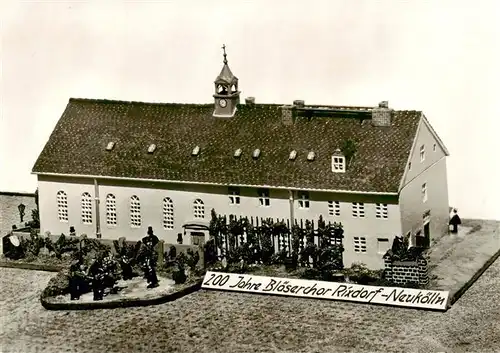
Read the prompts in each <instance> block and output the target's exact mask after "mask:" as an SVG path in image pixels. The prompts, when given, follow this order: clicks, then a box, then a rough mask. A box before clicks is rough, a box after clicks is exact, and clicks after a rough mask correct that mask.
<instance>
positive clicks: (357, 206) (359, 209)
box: [352, 202, 365, 218]
mask: <svg viewBox="0 0 500 353" xmlns="http://www.w3.org/2000/svg"><path fill="white" fill-rule="evenodd" d="M352 216H353V217H355V218H364V217H365V204H364V203H363V202H353V203H352Z"/></svg>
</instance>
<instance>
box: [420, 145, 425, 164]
mask: <svg viewBox="0 0 500 353" xmlns="http://www.w3.org/2000/svg"><path fill="white" fill-rule="evenodd" d="M423 161H425V145H422V146H420V162H423Z"/></svg>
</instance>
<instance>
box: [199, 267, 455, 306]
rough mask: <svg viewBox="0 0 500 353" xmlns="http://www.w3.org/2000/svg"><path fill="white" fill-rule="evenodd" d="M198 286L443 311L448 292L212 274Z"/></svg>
mask: <svg viewBox="0 0 500 353" xmlns="http://www.w3.org/2000/svg"><path fill="white" fill-rule="evenodd" d="M201 287H202V288H203V289H217V290H229V291H237V292H246V293H261V294H277V295H287V296H295V297H304V298H318V299H319V298H321V299H330V300H345V301H352V302H359V303H374V304H385V305H396V306H405V307H410V308H422V309H434V310H446V309H447V305H448V297H449V292H448V291H446V292H445V291H433V290H423V289H422V290H421V289H413V288H399V287H376V286H364V285H360V284H350V283H339V282H323V281H311V280H304V279H294V278H276V277H263V276H253V275H243V274H238V273H221V272H211V271H209V272H207V273H206V275H205V278H204V279H203V284H202V286H201Z"/></svg>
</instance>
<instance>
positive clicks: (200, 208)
mask: <svg viewBox="0 0 500 353" xmlns="http://www.w3.org/2000/svg"><path fill="white" fill-rule="evenodd" d="M193 213H194V218H197V219H203V218H205V205H204V204H203V201H201V200H200V199H196V200H195V201H194V204H193Z"/></svg>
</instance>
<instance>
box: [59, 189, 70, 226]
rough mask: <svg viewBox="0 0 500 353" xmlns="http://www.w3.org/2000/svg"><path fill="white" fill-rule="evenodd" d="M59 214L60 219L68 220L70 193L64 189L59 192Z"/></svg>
mask: <svg viewBox="0 0 500 353" xmlns="http://www.w3.org/2000/svg"><path fill="white" fill-rule="evenodd" d="M57 215H58V216H59V221H61V222H68V195H66V193H65V192H64V191H62V190H60V191H58V192H57Z"/></svg>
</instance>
